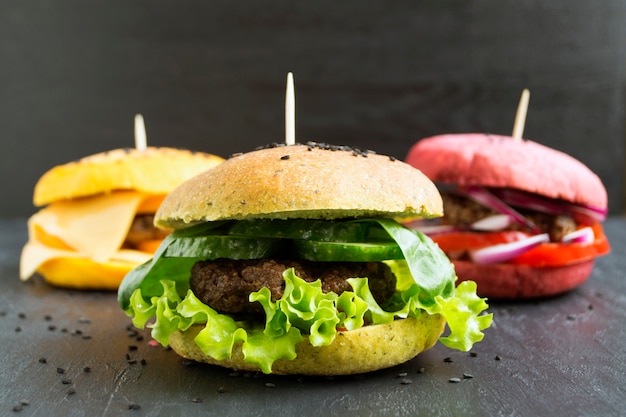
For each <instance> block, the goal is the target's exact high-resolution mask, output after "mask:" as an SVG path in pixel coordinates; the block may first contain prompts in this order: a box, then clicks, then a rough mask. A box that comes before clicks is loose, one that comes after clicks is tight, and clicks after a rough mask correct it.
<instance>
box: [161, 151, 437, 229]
mask: <svg viewBox="0 0 626 417" xmlns="http://www.w3.org/2000/svg"><path fill="white" fill-rule="evenodd" d="M442 213H443V207H442V200H441V196H440V194H439V191H438V190H437V188H436V187H435V185H434V184H433V183H432V182H431V181H430V180H429V179H428V178H427V177H426V176H424V175H423V174H422V173H421V172H420V171H419V170H417V169H415V168H413V167H411V166H410V165H408V164H405V163H404V162H401V161H399V160H396V159H395V158H392V157H389V156H383V155H377V154H374V153H368V152H360V151H357V150H352V149H350V148H347V147H334V146H333V147H330V146H328V145H322V144H317V143H311V144H308V145H292V146H278V147H273V148H266V149H262V150H257V151H253V152H249V153H245V154H240V155H237V156H234V157H232V158H230V159H228V160H227V161H225V162H224V163H222V164H220V165H218V166H216V167H215V168H212V169H210V170H208V171H206V172H204V173H202V174H200V175H198V176H196V177H194V178H192V179H191V180H188V181H186V182H184V183H183V184H181V185H180V186H179V187H177V188H176V189H175V190H174V191H172V192H171V193H170V194H169V195H168V196H167V197H166V198H165V200H164V201H163V203H162V204H161V206H160V208H159V210H158V211H157V213H156V216H155V224H156V225H157V226H160V227H168V228H174V229H176V228H183V227H186V226H189V225H191V224H195V223H199V222H206V221H216V220H245V219H253V218H273V219H288V218H319V219H337V218H350V217H363V216H378V217H389V218H408V217H418V216H423V217H437V216H441V215H442Z"/></svg>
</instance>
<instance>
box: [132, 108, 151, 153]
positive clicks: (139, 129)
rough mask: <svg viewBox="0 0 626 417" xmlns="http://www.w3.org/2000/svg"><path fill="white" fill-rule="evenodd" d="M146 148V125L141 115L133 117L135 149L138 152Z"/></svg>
mask: <svg viewBox="0 0 626 417" xmlns="http://www.w3.org/2000/svg"><path fill="white" fill-rule="evenodd" d="M147 146H148V140H147V139H146V125H145V123H144V121H143V116H142V115H141V114H136V115H135V148H136V149H137V150H138V151H142V152H143V151H145V150H146V148H147Z"/></svg>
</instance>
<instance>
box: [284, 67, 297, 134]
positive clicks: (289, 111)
mask: <svg viewBox="0 0 626 417" xmlns="http://www.w3.org/2000/svg"><path fill="white" fill-rule="evenodd" d="M295 143H296V99H295V94H294V88H293V74H292V73H291V72H289V73H288V74H287V92H286V93H285V144H287V145H294V144H295Z"/></svg>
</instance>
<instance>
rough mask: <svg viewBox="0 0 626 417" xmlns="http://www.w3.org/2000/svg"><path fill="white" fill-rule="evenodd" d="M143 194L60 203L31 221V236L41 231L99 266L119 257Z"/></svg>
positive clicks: (45, 209) (123, 194)
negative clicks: (118, 254)
mask: <svg viewBox="0 0 626 417" xmlns="http://www.w3.org/2000/svg"><path fill="white" fill-rule="evenodd" d="M143 199H144V196H143V195H142V194H141V193H138V192H134V191H119V192H113V193H110V194H104V195H99V196H95V197H88V198H82V199H76V200H69V201H59V202H56V203H53V204H51V205H50V206H48V207H46V208H44V209H42V210H40V211H39V212H37V213H35V214H34V215H33V216H32V217H31V218H30V219H29V221H28V227H29V236H30V237H31V239H32V238H33V236H36V235H37V229H42V230H43V232H44V233H45V234H47V235H50V236H54V237H56V238H58V239H59V240H61V241H62V242H63V243H65V244H66V245H67V246H68V247H70V248H72V249H74V250H75V251H76V252H78V254H80V255H81V256H84V257H88V258H91V259H92V260H94V261H96V262H104V261H106V260H108V259H110V258H111V257H112V256H113V254H114V253H116V252H117V251H118V250H119V249H120V247H121V246H122V243H124V240H125V239H126V235H127V234H128V230H129V229H130V226H131V224H132V222H133V219H134V217H135V214H136V213H137V207H139V205H140V203H141V202H142V200H143Z"/></svg>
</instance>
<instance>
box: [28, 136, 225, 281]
mask: <svg viewBox="0 0 626 417" xmlns="http://www.w3.org/2000/svg"><path fill="white" fill-rule="evenodd" d="M222 161H223V159H222V158H220V157H218V156H216V155H211V154H206V153H200V152H190V151H187V150H179V149H173V148H156V147H147V148H145V149H141V150H140V149H135V148H128V149H116V150H112V151H109V152H103V153H98V154H95V155H91V156H88V157H85V158H82V159H80V160H78V161H75V162H70V163H67V164H64V165H59V166H56V167H54V168H52V169H50V170H49V171H47V172H46V173H45V174H44V175H43V176H42V177H41V178H40V179H39V180H38V182H37V184H36V185H35V190H34V195H33V202H34V204H35V206H37V207H42V208H41V209H40V210H39V211H38V212H36V213H35V214H34V215H33V216H32V217H30V219H29V220H28V242H27V243H26V245H25V246H24V248H23V250H22V255H21V260H20V278H21V279H22V280H27V279H29V278H30V277H31V276H33V275H34V274H35V273H39V274H40V275H41V276H42V277H43V278H44V279H45V280H46V281H48V282H49V283H51V284H53V285H56V286H60V287H69V288H78V289H105V290H116V289H117V288H118V286H119V284H120V282H121V280H122V278H123V277H124V275H126V273H128V272H129V271H130V270H131V269H133V268H134V267H136V266H137V265H140V264H142V263H144V262H146V261H147V260H148V259H150V258H151V257H152V255H153V253H154V251H155V249H156V248H157V247H158V246H159V244H160V243H161V241H162V240H163V238H164V237H165V236H166V235H167V234H168V233H169V231H167V230H160V229H157V228H155V227H154V226H153V224H152V223H153V217H154V213H155V211H156V209H157V207H158V206H159V205H160V204H161V202H162V201H163V198H164V197H165V195H166V194H167V193H168V192H170V191H171V190H172V189H174V188H175V187H176V186H177V185H179V184H180V183H182V182H183V181H185V180H187V179H189V178H191V177H193V176H194V175H196V174H199V173H200V172H202V171H204V170H206V169H208V168H211V167H213V166H215V165H217V164H219V163H221V162H222Z"/></svg>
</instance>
